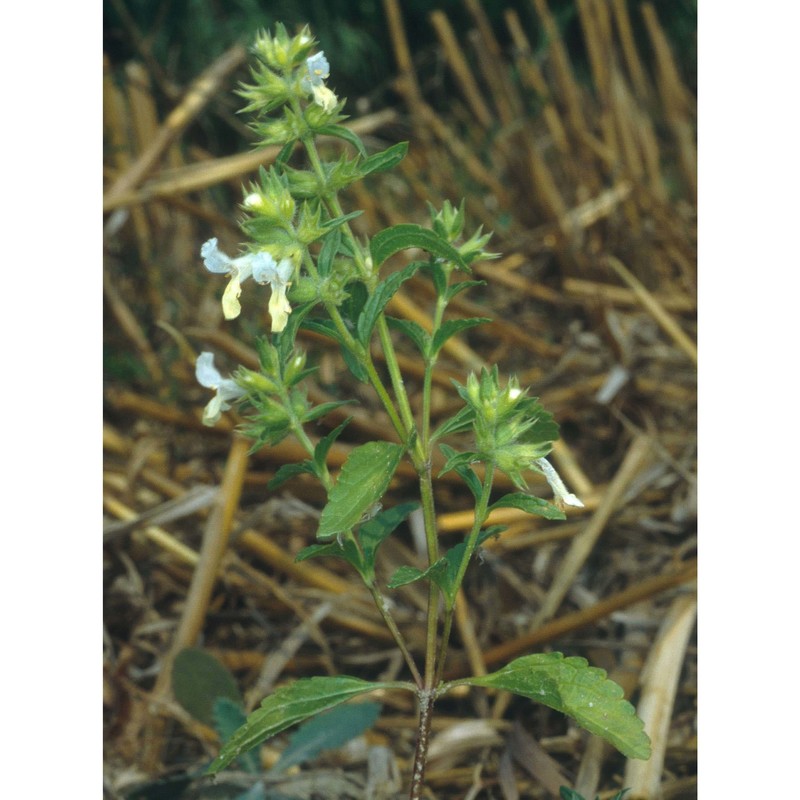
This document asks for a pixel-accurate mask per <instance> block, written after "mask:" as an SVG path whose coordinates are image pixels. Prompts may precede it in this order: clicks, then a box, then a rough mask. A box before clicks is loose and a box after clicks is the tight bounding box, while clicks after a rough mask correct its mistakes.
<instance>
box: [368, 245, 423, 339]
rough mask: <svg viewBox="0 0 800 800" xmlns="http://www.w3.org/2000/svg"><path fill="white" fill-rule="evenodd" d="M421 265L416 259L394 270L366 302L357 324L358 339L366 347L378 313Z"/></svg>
mask: <svg viewBox="0 0 800 800" xmlns="http://www.w3.org/2000/svg"><path fill="white" fill-rule="evenodd" d="M420 266H421V264H420V262H419V261H414V262H413V263H411V264H409V265H408V266H407V267H405V269H401V270H399V271H398V272H393V273H392V274H391V275H389V276H388V277H387V278H386V280H384V281H381V282H380V283H379V284H378V285H377V287H376V288H375V291H374V292H373V293H372V294H371V295H370V297H369V299H368V300H367V302H366V303H365V304H364V310H363V311H362V312H361V316H359V318H358V325H357V331H358V339H359V341H360V342H361V344H363V345H364V346H365V347H366V346H367V344H368V342H369V337H370V335H371V334H372V329H373V328H374V327H375V323H376V322H377V321H378V315H379V314H380V313H381V311H383V309H384V308H386V304H387V303H388V302H389V301H390V300H391V299H392V298H393V297H394V296H395V294H396V293H397V290H398V289H399V288H400V287H401V286H402V284H403V283H404V282H405V281H407V280H408V279H409V278H411V277H412V276H413V275H414V273H415V272H416V271H417V270H418V269H419V268H420Z"/></svg>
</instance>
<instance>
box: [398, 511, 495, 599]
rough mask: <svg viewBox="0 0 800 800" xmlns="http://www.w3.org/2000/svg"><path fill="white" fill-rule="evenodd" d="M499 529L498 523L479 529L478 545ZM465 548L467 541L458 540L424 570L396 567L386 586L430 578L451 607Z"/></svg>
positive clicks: (454, 597) (403, 584)
mask: <svg viewBox="0 0 800 800" xmlns="http://www.w3.org/2000/svg"><path fill="white" fill-rule="evenodd" d="M500 530H504V528H503V527H502V526H500V525H493V526H492V527H491V528H487V529H486V530H484V531H481V532H480V534H478V542H477V543H478V545H481V544H483V542H485V541H486V540H487V539H488V538H489V537H490V536H494V535H495V534H497V533H498V532H499V531H500ZM466 549H467V543H466V542H459V543H458V544H457V545H456V546H455V547H451V548H450V549H449V550H448V551H447V552H446V553H445V554H444V555H443V556H442V558H440V559H439V560H438V561H436V562H435V563H434V564H431V566H430V567H428V568H427V569H426V570H424V571H422V570H419V569H417V568H416V567H409V566H402V567H398V568H397V569H396V570H395V571H394V573H393V574H392V577H391V580H390V581H389V583H388V586H389V588H390V589H396V588H397V587H398V586H405V585H406V584H408V583H414V581H418V580H423V579H425V580H430V581H432V582H433V583H435V584H436V585H437V586H438V587H439V588H440V589H441V590H442V594H443V595H444V598H445V602H446V605H447V608H448V609H452V607H453V605H454V604H455V599H456V593H457V592H458V586H457V585H456V578H457V577H458V570H459V568H460V567H461V562H462V561H463V560H464V553H465V551H466Z"/></svg>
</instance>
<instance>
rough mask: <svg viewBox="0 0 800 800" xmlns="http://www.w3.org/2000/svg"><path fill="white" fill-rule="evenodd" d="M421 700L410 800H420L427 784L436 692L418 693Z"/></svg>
mask: <svg viewBox="0 0 800 800" xmlns="http://www.w3.org/2000/svg"><path fill="white" fill-rule="evenodd" d="M417 696H418V698H419V724H418V725H417V747H416V750H415V751H414V767H413V770H412V773H411V791H410V792H409V795H408V796H409V800H420V798H421V797H422V790H423V788H424V783H425V763H426V762H427V760H428V744H429V743H430V735H431V719H432V716H433V702H434V700H435V698H436V692H435V691H434V690H432V689H431V690H423V691H421V692H418V693H417Z"/></svg>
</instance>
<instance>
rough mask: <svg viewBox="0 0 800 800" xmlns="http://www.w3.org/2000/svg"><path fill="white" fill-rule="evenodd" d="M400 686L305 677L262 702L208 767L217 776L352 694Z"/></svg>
mask: <svg viewBox="0 0 800 800" xmlns="http://www.w3.org/2000/svg"><path fill="white" fill-rule="evenodd" d="M384 688H386V689H390V688H398V684H391V683H372V682H370V681H364V680H361V679H360V678H351V677H349V676H345V675H341V676H337V677H324V678H301V679H300V680H298V681H295V682H294V683H292V684H289V685H288V686H282V687H281V688H279V689H278V690H276V691H275V692H273V693H272V694H271V695H269V697H267V698H265V699H264V700H263V702H262V703H261V707H260V708H258V709H256V710H255V711H254V712H253V713H252V714H250V716H249V717H248V718H247V722H245V724H244V725H243V726H242V727H241V728H239V730H238V731H236V733H234V734H233V736H232V737H231V738H230V740H229V741H228V742H227V743H226V744H225V745H224V746H223V748H222V750H221V752H220V754H219V755H218V756H217V757H216V758H215V759H214V761H213V762H212V763H211V765H210V766H209V768H208V769H207V770H206V774H207V775H215V774H216V773H218V772H219V771H220V770H222V769H224V768H225V767H227V766H228V764H230V763H231V762H232V761H233V760H234V759H237V758H239V757H240V756H241V755H242V754H243V753H246V752H247V751H248V750H252V749H253V748H254V747H256V746H258V745H259V744H261V743H262V742H264V741H266V740H267V739H269V738H270V737H271V736H274V735H275V734H276V733H280V732H281V731H283V730H286V728H289V727H291V726H292V725H296V724H297V723H298V722H302V721H303V720H305V719H308V718H309V717H311V716H314V715H315V714H319V713H320V712H321V711H327V710H328V709H329V708H333V707H334V706H338V705H341V704H342V703H344V702H345V701H347V700H349V699H351V698H352V697H357V696H358V695H360V694H366V693H367V692H373V691H375V690H376V689H384Z"/></svg>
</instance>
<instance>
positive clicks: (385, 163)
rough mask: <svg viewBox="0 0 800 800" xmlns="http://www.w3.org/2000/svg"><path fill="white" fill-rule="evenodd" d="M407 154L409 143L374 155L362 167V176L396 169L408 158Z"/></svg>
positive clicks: (399, 143) (403, 143)
mask: <svg viewBox="0 0 800 800" xmlns="http://www.w3.org/2000/svg"><path fill="white" fill-rule="evenodd" d="M407 152H408V142H398V143H397V144H393V145H392V146H391V147H387V148H386V150H383V151H381V152H380V153H374V154H373V155H371V156H370V157H369V158H367V159H366V160H365V161H364V163H363V164H361V165H360V169H361V174H362V176H366V175H370V174H371V173H373V172H383V171H384V170H387V169H392V167H396V166H397V165H398V164H399V163H400V162H401V161H402V160H403V159H404V158H405V157H406V153H407Z"/></svg>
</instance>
